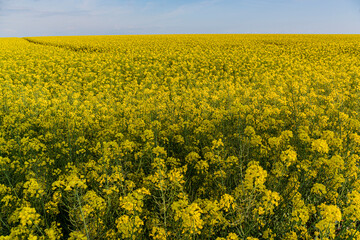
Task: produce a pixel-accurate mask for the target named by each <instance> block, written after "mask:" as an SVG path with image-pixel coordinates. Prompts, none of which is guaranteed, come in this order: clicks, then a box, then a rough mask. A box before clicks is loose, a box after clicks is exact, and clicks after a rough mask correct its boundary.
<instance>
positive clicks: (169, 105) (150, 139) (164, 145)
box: [0, 35, 360, 240]
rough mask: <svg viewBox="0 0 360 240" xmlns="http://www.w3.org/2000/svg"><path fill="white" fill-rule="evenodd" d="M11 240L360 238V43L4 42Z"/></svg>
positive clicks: (6, 232) (1, 144) (1, 85)
mask: <svg viewBox="0 0 360 240" xmlns="http://www.w3.org/2000/svg"><path fill="white" fill-rule="evenodd" d="M0 59H1V61H0V235H1V236H0V240H4V239H9V240H12V239H32V240H34V239H159V240H160V239H216V240H225V239H227V240H236V239H239V240H240V239H246V240H255V239H288V240H292V239H360V221H359V219H360V169H359V164H360V100H359V99H360V35H148V36H83V37H31V38H23V39H21V38H0Z"/></svg>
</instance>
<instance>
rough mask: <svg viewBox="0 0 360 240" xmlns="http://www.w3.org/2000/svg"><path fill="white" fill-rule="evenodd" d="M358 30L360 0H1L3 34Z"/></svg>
mask: <svg viewBox="0 0 360 240" xmlns="http://www.w3.org/2000/svg"><path fill="white" fill-rule="evenodd" d="M174 33H175V34H176V33H340V34H342V33H357V34H360V0H182V1H180V0H61V1H59V0H0V37H24V36H57V35H60V36H62V35H113V34H174Z"/></svg>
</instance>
